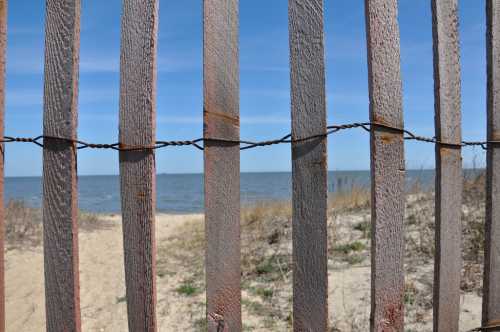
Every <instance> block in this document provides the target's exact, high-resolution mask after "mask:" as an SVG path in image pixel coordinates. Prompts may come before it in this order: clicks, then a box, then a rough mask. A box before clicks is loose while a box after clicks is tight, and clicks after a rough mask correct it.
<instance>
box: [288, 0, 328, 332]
mask: <svg viewBox="0 0 500 332" xmlns="http://www.w3.org/2000/svg"><path fill="white" fill-rule="evenodd" d="M288 15H289V35H290V37H289V38H290V79H291V107H292V109H291V115H292V138H293V139H300V138H304V137H307V136H311V135H316V134H322V133H325V131H326V100H325V58H324V40H323V39H324V38H323V0H289V2H288ZM326 147H327V145H326V137H325V138H317V139H313V140H308V141H304V142H300V143H293V144H292V178H293V180H292V188H293V191H292V207H293V210H292V226H293V328H294V331H326V330H327V327H328V310H327V309H328V308H327V307H328V302H327V298H328V275H327V194H328V187H327V161H326Z"/></svg>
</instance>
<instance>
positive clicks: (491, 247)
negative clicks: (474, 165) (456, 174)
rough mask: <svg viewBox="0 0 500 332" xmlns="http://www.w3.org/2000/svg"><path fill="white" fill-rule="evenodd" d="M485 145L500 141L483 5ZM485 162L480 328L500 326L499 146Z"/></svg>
mask: <svg viewBox="0 0 500 332" xmlns="http://www.w3.org/2000/svg"><path fill="white" fill-rule="evenodd" d="M486 18H487V38H486V45H487V53H486V54H487V67H488V72H487V80H488V92H487V93H488V98H487V102H488V106H487V107H488V115H487V118H488V121H487V122H488V124H487V126H488V129H487V136H488V140H489V141H500V72H499V70H500V2H499V1H498V0H487V1H486ZM488 147H489V149H488V151H487V158H486V160H487V162H486V228H485V240H486V243H485V247H484V251H485V259H484V283H483V284H484V291H483V326H488V325H489V324H493V323H494V322H497V323H498V322H500V249H499V248H500V145H498V144H490V145H489V146H488Z"/></svg>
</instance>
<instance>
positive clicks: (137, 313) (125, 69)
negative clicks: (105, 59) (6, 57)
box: [120, 0, 158, 331]
mask: <svg viewBox="0 0 500 332" xmlns="http://www.w3.org/2000/svg"><path fill="white" fill-rule="evenodd" d="M157 34H158V0H124V1H123V13H122V32H121V64H120V144H121V146H122V147H130V146H137V145H152V144H153V143H154V141H155V135H156V133H155V130H156V120H155V117H156V75H157V74H156V65H157V59H156V55H157ZM155 176H156V172H155V155H154V152H153V151H151V150H149V151H121V152H120V188H121V206H122V216H123V245H124V250H125V252H124V257H125V282H126V289H127V290H126V296H127V313H128V325H129V330H130V331H156V329H157V324H156V312H155V311H156V240H155V205H156V187H155V181H156V178H155Z"/></svg>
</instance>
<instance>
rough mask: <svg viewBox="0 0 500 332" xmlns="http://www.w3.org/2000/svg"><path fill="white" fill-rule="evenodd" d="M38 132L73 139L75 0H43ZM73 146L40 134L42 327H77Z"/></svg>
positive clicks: (76, 56)
mask: <svg viewBox="0 0 500 332" xmlns="http://www.w3.org/2000/svg"><path fill="white" fill-rule="evenodd" d="M45 24H46V30H45V87H44V114H43V133H44V135H48V136H58V137H65V138H72V139H75V138H76V135H77V133H76V127H77V104H78V102H77V100H78V61H79V48H80V0H47V1H46V23H45ZM77 211H78V206H77V173H76V147H75V145H74V144H72V143H69V142H64V141H59V140H53V139H46V140H45V141H44V149H43V226H44V227H43V234H44V242H43V243H44V261H45V303H46V319H47V331H51V332H52V331H61V332H62V331H80V295H79V292H80V289H79V275H78V226H77Z"/></svg>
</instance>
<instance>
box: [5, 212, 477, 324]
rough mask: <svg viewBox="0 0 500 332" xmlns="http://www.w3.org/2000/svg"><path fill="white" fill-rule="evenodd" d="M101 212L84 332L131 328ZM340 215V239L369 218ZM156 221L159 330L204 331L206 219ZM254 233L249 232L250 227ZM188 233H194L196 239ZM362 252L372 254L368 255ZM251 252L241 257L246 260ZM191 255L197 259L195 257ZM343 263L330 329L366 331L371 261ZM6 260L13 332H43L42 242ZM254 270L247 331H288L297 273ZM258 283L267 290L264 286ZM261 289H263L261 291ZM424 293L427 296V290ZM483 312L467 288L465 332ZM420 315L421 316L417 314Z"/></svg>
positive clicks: (110, 221) (426, 275)
mask: <svg viewBox="0 0 500 332" xmlns="http://www.w3.org/2000/svg"><path fill="white" fill-rule="evenodd" d="M363 213H366V211H365V212H363ZM99 217H100V219H101V220H103V221H105V224H106V226H105V227H102V228H99V229H95V230H90V231H89V230H83V231H81V232H80V235H79V236H80V237H79V247H80V284H81V313H82V328H83V331H127V316H126V315H127V313H126V304H125V286H124V270H123V249H122V248H123V243H122V234H121V222H120V217H119V216H118V215H100V216H99ZM340 218H341V219H340V220H337V222H338V224H340V225H343V226H341V227H339V228H337V230H336V232H337V234H339V235H340V236H341V237H342V238H346V237H347V238H353V236H354V235H352V234H348V233H346V232H348V229H352V225H358V224H359V222H360V220H363V218H365V215H364V214H359V213H354V214H353V213H350V214H347V215H345V216H344V217H340ZM337 219H338V218H337ZM156 225H157V228H156V230H157V232H156V234H157V240H158V241H157V243H158V273H157V274H158V278H157V287H158V290H157V291H158V306H157V317H158V323H159V330H160V331H202V330H204V328H205V325H204V323H203V320H204V303H205V302H204V298H205V294H204V292H203V285H204V280H203V279H204V276H203V272H202V261H203V250H202V246H200V245H199V244H197V243H198V242H199V240H200V237H199V236H200V234H201V235H202V232H203V216H202V215H198V214H192V215H167V214H160V215H158V216H157V224H156ZM249 232H250V233H251V230H250V231H249ZM186 234H192V238H189V236H187V235H186ZM186 236H187V237H186ZM180 239H182V243H183V245H178V243H177V242H176V241H179V240H180ZM243 241H245V239H243ZM257 242H258V241H257ZM280 245H281V246H283V248H284V249H283V250H288V249H289V248H290V243H289V242H288V241H284V242H283V243H281V244H280ZM173 246H175V247H178V248H179V249H178V250H179V252H175V251H172V248H173ZM246 248H247V249H250V250H253V249H252V248H248V247H245V246H243V249H242V250H246ZM266 250H268V251H269V250H271V249H270V248H267V249H266ZM275 250H280V249H275ZM273 255H274V254H273ZM361 255H362V256H366V255H367V253H361ZM337 256H340V254H339V255H337ZM200 257H201V258H200ZM245 257H246V256H245V255H243V260H245V259H246V258H245ZM273 257H274V256H273ZM191 259H195V260H196V262H195V261H191ZM200 259H201V260H200ZM193 262H194V263H193ZM200 262H201V263H200ZM344 263H345V262H344ZM344 263H342V264H337V263H335V262H334V261H331V262H330V261H329V267H330V269H329V287H330V291H329V293H330V294H329V310H330V315H331V322H332V323H331V326H332V329H331V331H363V330H365V328H367V327H368V322H369V302H370V267H369V265H367V263H369V259H359V260H356V261H353V262H350V263H349V264H344ZM6 264H7V265H6V287H7V289H6V292H7V303H6V307H7V331H44V330H45V311H44V310H45V309H44V278H43V253H42V248H41V246H40V245H37V246H33V247H30V248H18V247H14V248H10V249H9V250H8V251H7V253H6ZM200 264H201V265H200ZM245 266H246V265H245ZM432 268H433V266H432V264H431V263H430V262H426V263H422V264H421V265H419V266H418V268H416V269H415V270H411V269H410V271H409V273H408V276H407V283H411V284H413V285H415V288H416V290H417V291H415V295H416V296H418V294H419V292H418V289H420V288H422V287H427V288H429V287H432V285H431V284H428V283H429V282H430V280H432ZM257 269H259V268H258V267H257ZM248 275H249V277H247V278H244V279H245V281H244V284H243V287H242V288H243V291H242V298H243V299H242V309H243V320H244V326H245V328H246V330H248V331H288V330H290V317H289V311H290V309H291V301H290V298H291V286H290V280H291V272H290V271H285V272H283V273H280V274H278V277H277V278H276V279H272V278H268V279H261V280H260V281H258V282H257V281H256V282H255V283H254V282H253V281H249V279H252V277H251V274H248ZM256 275H257V277H255V279H259V278H261V277H262V275H261V274H259V273H258V274H256ZM193 278H196V280H194V279H193ZM189 280H191V281H192V283H191V284H192V285H191V284H186V283H187V281H189ZM191 281H189V282H191ZM200 285H201V286H200ZM259 285H260V286H262V285H264V286H265V287H261V288H259V287H260V286H259ZM189 287H191V288H189ZM261 289H263V290H264V291H260V290H261ZM267 292H271V293H269V294H271V295H269V294H268V293H267ZM422 292H427V293H428V289H427V290H422ZM426 296H428V294H427V295H426ZM405 300H406V299H405ZM266 301H268V303H267V302H266ZM413 302H418V301H417V299H414V300H411V301H408V304H407V305H413ZM268 305H269V306H268ZM269 308H271V309H272V310H270V309H269ZM417 309H418V310H417ZM417 309H415V310H413V309H411V310H408V312H407V317H409V318H407V321H409V322H408V323H409V325H407V326H408V330H407V331H431V330H432V329H431V326H432V310H431V307H426V308H417ZM273 310H275V312H273ZM263 312H267V313H268V315H267V316H266V315H263V314H262V313H263ZM480 314H481V299H480V296H479V295H478V294H477V293H475V292H473V291H471V292H467V293H464V294H463V295H462V312H461V331H468V330H469V329H472V328H474V327H477V326H479V322H480ZM287 315H288V316H287ZM417 315H419V317H415V316H417Z"/></svg>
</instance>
